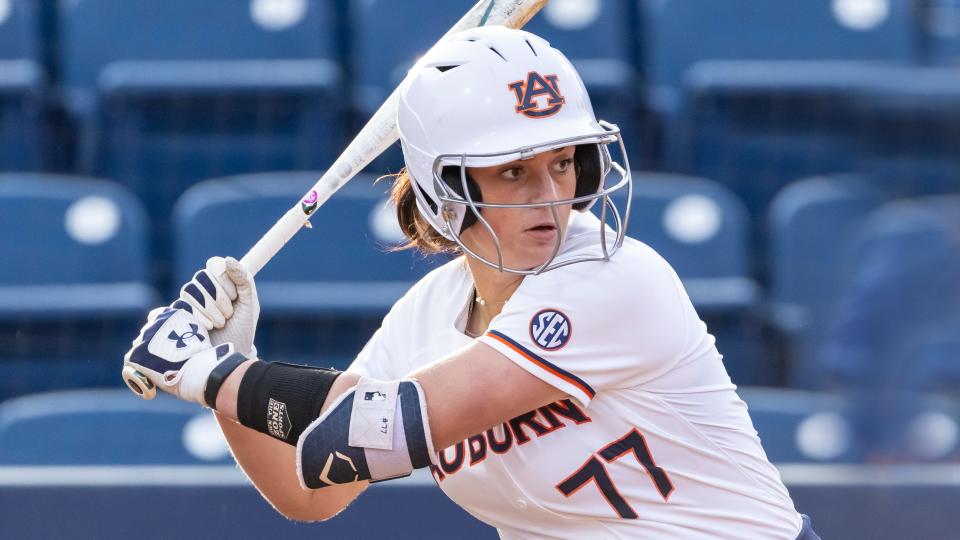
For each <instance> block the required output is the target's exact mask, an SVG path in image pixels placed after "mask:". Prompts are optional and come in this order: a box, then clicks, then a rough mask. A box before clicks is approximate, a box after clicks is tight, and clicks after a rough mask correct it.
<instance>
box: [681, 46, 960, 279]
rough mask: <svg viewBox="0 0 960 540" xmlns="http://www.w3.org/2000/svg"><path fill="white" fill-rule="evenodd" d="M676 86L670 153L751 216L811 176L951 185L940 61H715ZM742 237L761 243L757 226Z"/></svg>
mask: <svg viewBox="0 0 960 540" xmlns="http://www.w3.org/2000/svg"><path fill="white" fill-rule="evenodd" d="M687 83H688V87H687V90H688V101H687V108H688V111H687V112H688V118H687V123H686V125H685V128H684V129H683V130H682V133H681V135H680V136H678V137H677V139H676V140H677V141H680V142H679V144H677V145H675V146H676V148H678V151H675V152H672V155H673V156H674V161H675V163H676V165H677V166H678V167H680V168H682V169H684V170H691V171H693V172H694V173H696V174H701V175H705V176H709V177H711V178H716V179H718V180H720V181H722V182H724V183H725V184H727V185H729V186H730V187H731V188H732V189H733V190H734V192H736V193H737V194H738V195H740V196H741V197H742V198H743V199H744V202H745V203H746V204H747V207H748V208H749V209H750V212H751V214H752V215H753V216H763V215H765V213H766V211H767V207H768V205H769V203H770V201H771V199H772V198H773V196H774V194H775V193H776V192H777V191H778V190H779V189H780V188H781V187H783V186H784V185H786V184H788V183H789V182H792V181H793V180H796V179H798V178H802V177H805V176H811V175H820V174H834V173H845V172H864V173H867V174H868V175H869V176H870V177H871V178H873V179H874V181H876V182H877V183H878V184H880V185H882V187H883V188H884V189H889V190H891V191H895V192H897V193H899V194H901V195H915V194H928V193H937V192H944V191H949V190H956V189H958V187H960V181H958V180H957V177H960V158H957V157H956V156H957V153H958V150H960V148H958V146H957V144H956V142H955V140H956V137H954V136H953V135H952V134H953V133H955V132H956V130H957V129H960V114H956V113H955V112H954V109H955V108H956V106H957V103H960V93H958V92H957V90H956V88H957V85H958V84H960V76H957V75H956V74H955V73H951V70H949V69H946V68H940V69H938V68H918V67H907V66H896V65H886V64H874V63H850V62H748V61H741V62H721V61H716V62H704V63H701V64H699V65H697V66H696V67H694V68H693V69H692V70H691V72H690V76H689V78H688V80H687ZM758 221H759V220H758ZM754 238H755V240H756V242H757V245H758V246H760V247H761V248H762V247H763V246H764V245H765V244H766V238H765V231H764V230H763V229H762V227H757V228H756V229H755V230H754ZM758 266H761V265H758ZM761 269H762V268H761Z"/></svg>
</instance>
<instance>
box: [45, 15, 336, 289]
mask: <svg viewBox="0 0 960 540" xmlns="http://www.w3.org/2000/svg"><path fill="white" fill-rule="evenodd" d="M300 7H302V8H303V9H302V10H301V9H300ZM334 7H335V6H334V5H333V3H331V2H325V1H321V0H310V1H307V2H303V3H299V2H292V3H291V2H263V1H256V2H233V1H229V0H219V1H216V0H211V1H205V2H194V1H192V0H150V1H148V2H128V1H125V0H77V1H72V2H66V3H64V4H63V9H62V10H61V17H60V26H61V29H62V50H63V51H64V62H63V79H64V85H65V87H66V95H67V97H68V103H69V106H70V108H71V110H72V111H73V113H74V114H75V115H77V116H78V117H80V119H81V122H82V123H83V136H82V149H81V164H80V167H81V170H83V171H85V172H87V173H89V174H94V175H97V176H104V177H109V178H115V179H117V180H120V181H121V182H123V183H124V184H125V185H128V186H130V187H132V188H133V189H134V191H136V192H137V193H138V194H140V195H141V197H142V198H143V199H144V200H145V201H146V203H147V206H148V211H149V213H150V215H151V217H152V218H153V221H154V227H155V229H156V232H157V234H156V236H155V240H156V249H155V254H156V255H157V256H158V258H159V260H160V261H161V263H160V264H158V265H157V270H158V271H159V273H160V277H161V278H163V277H167V274H166V272H167V271H168V270H169V267H168V266H166V265H165V264H163V261H166V260H167V259H169V253H168V252H167V240H168V237H167V235H166V232H167V226H168V216H169V212H170V209H171V208H172V206H173V204H174V202H175V200H176V198H177V197H178V196H179V195H180V194H181V193H182V192H183V191H184V190H185V189H186V188H187V187H189V186H190V185H191V184H193V183H195V182H196V181H198V180H200V179H203V178H210V177H214V176H222V175H228V174H238V173H246V172H254V171H270V170H294V169H308V168H317V167H320V166H326V165H327V164H329V162H330V161H332V158H333V157H335V155H336V152H337V150H338V148H339V146H340V144H341V120H342V117H341V113H342V105H343V103H342V101H343V100H342V89H341V69H340V67H339V65H338V63H337V62H336V61H335V57H336V54H337V53H336V32H335V29H336V20H335V12H334ZM116 43H122V44H123V46H122V47H117V46H115V44H116Z"/></svg>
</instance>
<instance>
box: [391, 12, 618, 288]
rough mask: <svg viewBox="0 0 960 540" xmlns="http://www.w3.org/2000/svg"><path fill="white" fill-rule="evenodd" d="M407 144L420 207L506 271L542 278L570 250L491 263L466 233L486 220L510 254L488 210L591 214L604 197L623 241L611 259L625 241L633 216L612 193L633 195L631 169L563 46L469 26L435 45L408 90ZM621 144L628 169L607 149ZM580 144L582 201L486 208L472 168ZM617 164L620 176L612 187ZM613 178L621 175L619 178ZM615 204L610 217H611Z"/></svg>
mask: <svg viewBox="0 0 960 540" xmlns="http://www.w3.org/2000/svg"><path fill="white" fill-rule="evenodd" d="M397 120H398V127H399V132H400V142H401V145H402V147H403V155H404V160H405V161H406V166H407V172H408V173H409V175H410V177H411V180H412V181H413V190H414V193H415V195H416V199H417V209H418V210H419V212H420V213H421V214H422V215H423V216H424V217H425V218H426V219H427V221H428V222H429V223H430V224H431V226H433V228H434V229H436V230H437V232H439V233H440V234H441V235H443V236H444V237H445V238H447V239H449V240H452V241H454V242H456V243H457V244H458V245H459V246H460V247H461V248H462V249H463V250H464V251H465V252H466V253H468V254H470V255H472V256H474V257H476V258H478V259H479V260H481V261H482V262H484V263H485V264H488V265H490V266H492V267H494V268H498V269H499V270H501V271H507V272H514V273H519V274H538V273H541V272H544V271H547V270H551V269H553V268H556V267H558V266H562V265H564V264H570V263H572V262H580V261H582V260H595V259H597V257H591V258H589V259H577V260H567V261H564V262H562V263H557V264H554V265H551V262H552V261H553V259H554V258H555V257H556V254H557V252H558V251H559V249H560V244H561V242H562V239H561V238H559V235H558V238H557V244H556V246H555V249H554V253H553V256H552V257H551V258H550V260H547V261H546V262H544V263H543V264H542V265H540V266H538V267H537V268H534V269H518V268H507V267H504V264H503V254H502V253H498V260H497V261H491V260H488V259H486V258H484V257H482V256H480V255H478V254H476V253H474V252H473V251H471V250H470V249H469V248H468V247H467V246H465V245H464V244H463V242H461V240H460V233H461V231H463V230H464V229H466V228H467V227H470V226H472V225H474V224H475V223H477V222H479V223H481V224H482V225H483V226H484V227H485V228H486V230H487V232H488V233H489V234H490V235H491V237H492V238H493V241H494V244H495V245H496V246H497V249H498V252H499V250H500V248H499V246H500V241H499V239H498V238H497V237H496V234H495V233H494V232H493V229H492V227H490V225H489V224H488V223H487V222H486V220H484V218H483V216H482V215H481V213H480V209H482V208H484V207H497V208H533V207H550V208H551V209H552V211H553V215H554V219H555V220H557V221H558V223H557V230H561V228H560V223H559V217H558V213H557V211H556V207H557V206H559V205H564V204H570V205H572V206H573V208H574V209H576V210H579V211H582V212H585V211H587V210H588V209H589V208H590V207H591V206H592V205H593V203H594V202H596V201H597V200H601V201H602V205H603V206H602V207H601V222H602V225H601V227H600V231H599V233H600V234H601V235H604V238H605V235H606V234H607V233H608V232H610V230H609V229H610V228H609V227H608V226H607V217H608V216H609V217H612V220H613V221H614V225H615V227H614V228H613V229H614V230H613V232H615V233H616V237H615V239H614V240H613V241H612V242H610V246H609V249H608V245H607V242H606V241H604V242H601V243H602V245H603V257H599V258H604V259H605V258H609V257H610V256H611V255H612V254H613V252H615V251H616V249H617V248H618V247H619V246H620V245H621V244H622V242H623V236H624V231H625V229H626V219H627V217H628V215H629V199H630V197H629V195H628V197H627V202H626V205H627V206H626V210H625V211H624V213H623V214H622V219H621V214H620V212H619V210H618V209H617V207H616V206H615V205H614V203H613V201H612V200H611V199H610V197H609V194H610V193H612V192H614V191H616V190H618V189H621V188H624V187H626V188H627V190H628V192H629V191H631V176H630V167H629V164H628V163H627V158H626V151H625V149H624V148H623V141H622V139H621V137H620V130H619V129H618V128H617V127H616V126H615V125H613V124H609V123H606V122H598V121H597V119H596V117H595V116H594V113H593V107H592V105H591V104H590V98H589V97H588V96H587V92H586V89H585V88H584V86H583V81H581V80H580V76H579V75H578V74H577V72H576V70H575V69H574V67H573V65H571V63H570V61H569V60H567V58H566V57H565V56H564V55H563V53H561V52H560V51H558V50H556V49H554V48H552V47H551V46H550V44H549V43H548V42H547V41H545V40H544V39H542V38H540V37H538V36H536V35H534V34H531V33H529V32H524V31H521V30H512V29H509V28H504V27H500V26H489V27H480V28H475V29H471V30H466V31H464V32H461V33H459V34H457V35H455V36H453V37H452V38H451V39H450V40H448V41H446V42H444V43H441V44H439V45H437V46H435V47H434V48H433V49H432V50H431V51H430V52H428V53H427V54H426V55H425V56H424V57H423V58H421V59H420V61H418V62H417V64H416V65H415V66H414V67H413V68H411V70H410V74H409V76H408V77H407V79H406V81H405V82H404V84H403V86H402V88H401V93H400V108H399V113H398V118H397ZM610 143H617V144H618V146H619V150H620V152H619V153H620V156H622V160H623V165H620V164H619V163H616V162H614V161H613V160H612V159H611V155H610V152H609V150H608V148H607V145H609V144H610ZM570 145H576V151H575V156H574V161H575V163H576V165H575V166H576V170H577V187H576V193H575V196H574V198H573V199H567V200H561V201H550V202H543V203H530V204H496V205H494V204H485V203H484V202H483V201H482V194H481V193H480V192H479V190H478V189H477V186H476V184H475V183H474V182H473V181H472V180H471V179H470V178H469V177H468V175H467V172H466V168H467V167H490V166H495V165H500V164H503V163H508V162H511V161H514V160H517V159H525V158H529V157H531V156H533V155H534V154H537V153H539V152H544V151H547V150H552V149H556V148H562V147H565V146H570ZM611 170H614V171H616V172H617V173H618V174H617V177H618V178H617V180H616V182H615V183H613V185H609V186H608V185H607V182H606V179H607V176H608V173H609V172H611ZM611 176H612V175H611ZM608 209H609V214H608Z"/></svg>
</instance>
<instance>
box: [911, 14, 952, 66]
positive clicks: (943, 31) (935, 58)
mask: <svg viewBox="0 0 960 540" xmlns="http://www.w3.org/2000/svg"><path fill="white" fill-rule="evenodd" d="M917 18H918V25H919V29H920V31H921V33H920V36H919V37H920V40H919V44H920V59H921V61H924V62H926V63H933V64H946V65H949V64H955V63H956V61H957V60H958V59H960V31H958V30H957V29H958V28H960V1H958V0H918V2H917Z"/></svg>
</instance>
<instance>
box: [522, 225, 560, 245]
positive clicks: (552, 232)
mask: <svg viewBox="0 0 960 540" xmlns="http://www.w3.org/2000/svg"><path fill="white" fill-rule="evenodd" d="M524 232H525V233H526V234H528V235H530V236H531V237H532V238H533V239H535V240H540V241H544V242H552V241H553V240H554V239H555V238H556V235H557V226H556V225H555V224H553V223H541V224H539V225H535V226H533V227H530V228H529V229H527V230H525V231H524Z"/></svg>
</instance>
